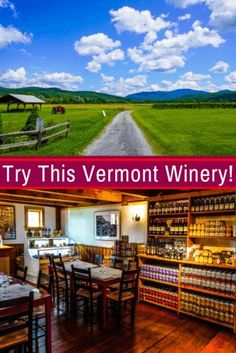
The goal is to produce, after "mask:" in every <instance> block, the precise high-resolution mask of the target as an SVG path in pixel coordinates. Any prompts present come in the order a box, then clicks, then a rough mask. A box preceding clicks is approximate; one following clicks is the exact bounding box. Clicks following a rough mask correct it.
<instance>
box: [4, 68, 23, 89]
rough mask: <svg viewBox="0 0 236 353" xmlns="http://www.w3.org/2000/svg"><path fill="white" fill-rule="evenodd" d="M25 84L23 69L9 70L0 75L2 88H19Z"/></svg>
mask: <svg viewBox="0 0 236 353" xmlns="http://www.w3.org/2000/svg"><path fill="white" fill-rule="evenodd" d="M26 82H27V79H26V71H25V69H24V67H20V68H19V69H17V70H12V69H9V70H7V71H5V72H2V73H0V85H1V86H4V87H19V86H23V85H24V84H25V83H26Z"/></svg>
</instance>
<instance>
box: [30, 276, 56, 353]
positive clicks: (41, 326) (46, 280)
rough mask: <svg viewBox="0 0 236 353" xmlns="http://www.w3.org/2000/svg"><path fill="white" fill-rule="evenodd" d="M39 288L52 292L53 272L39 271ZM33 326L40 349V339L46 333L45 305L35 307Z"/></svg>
mask: <svg viewBox="0 0 236 353" xmlns="http://www.w3.org/2000/svg"><path fill="white" fill-rule="evenodd" d="M37 288H38V289H42V290H43V291H45V292H47V293H48V294H51V293H52V274H49V275H47V274H45V273H43V272H42V271H41V270H39V273H38V280H37ZM33 327H34V334H35V337H34V339H35V341H36V347H37V350H38V340H39V339H40V338H42V337H45V335H46V325H45V307H44V305H42V306H39V307H36V308H34V312H33Z"/></svg>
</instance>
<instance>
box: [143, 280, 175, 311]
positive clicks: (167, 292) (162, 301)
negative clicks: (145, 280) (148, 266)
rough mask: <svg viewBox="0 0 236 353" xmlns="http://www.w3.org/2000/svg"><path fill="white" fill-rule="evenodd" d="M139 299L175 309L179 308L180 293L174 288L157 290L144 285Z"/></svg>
mask: <svg viewBox="0 0 236 353" xmlns="http://www.w3.org/2000/svg"><path fill="white" fill-rule="evenodd" d="M139 299H140V300H144V301H149V302H152V303H155V304H159V305H164V306H168V307H170V308H174V309H177V308H178V293H177V290H175V289H173V288H167V287H163V288H156V287H153V286H147V285H143V286H142V287H141V288H140V293H139Z"/></svg>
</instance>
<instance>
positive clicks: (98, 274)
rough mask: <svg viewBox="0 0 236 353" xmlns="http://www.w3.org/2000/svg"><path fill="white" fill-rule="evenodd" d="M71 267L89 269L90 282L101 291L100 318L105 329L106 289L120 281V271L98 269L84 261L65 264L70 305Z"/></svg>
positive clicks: (71, 288)
mask: <svg viewBox="0 0 236 353" xmlns="http://www.w3.org/2000/svg"><path fill="white" fill-rule="evenodd" d="M71 265H73V266H74V267H75V268H80V269H88V268H91V277H92V280H93V281H94V282H95V283H97V285H98V286H99V287H100V288H101V289H102V317H103V328H104V329H106V327H107V297H106V295H107V289H108V287H109V286H110V285H111V284H114V283H119V282H120V280H121V275H122V271H121V270H117V269H115V268H110V267H98V266H96V265H94V264H91V263H88V262H84V261H73V262H67V263H65V269H66V272H67V274H68V275H69V276H70V283H71V286H70V293H71V303H73V300H72V298H73V295H74V293H73V284H72V269H71ZM71 309H72V310H73V308H72V307H71Z"/></svg>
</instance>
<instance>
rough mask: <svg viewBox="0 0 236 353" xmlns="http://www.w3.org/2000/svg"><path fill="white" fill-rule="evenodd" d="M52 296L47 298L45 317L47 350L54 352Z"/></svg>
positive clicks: (49, 352)
mask: <svg viewBox="0 0 236 353" xmlns="http://www.w3.org/2000/svg"><path fill="white" fill-rule="evenodd" d="M51 309H52V298H51V296H48V297H47V298H45V318H46V352H47V353H52V327H51V322H52V320H51V315H52V313H51Z"/></svg>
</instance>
